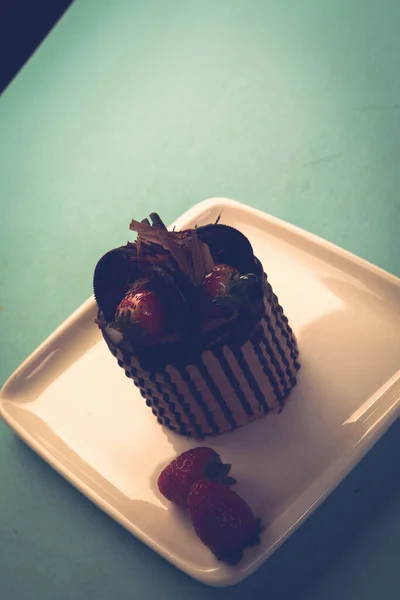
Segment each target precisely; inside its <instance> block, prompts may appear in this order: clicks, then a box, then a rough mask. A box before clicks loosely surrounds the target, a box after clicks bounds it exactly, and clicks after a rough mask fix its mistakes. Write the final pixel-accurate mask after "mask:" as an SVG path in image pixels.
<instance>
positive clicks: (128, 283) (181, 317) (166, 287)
mask: <svg viewBox="0 0 400 600" xmlns="http://www.w3.org/2000/svg"><path fill="white" fill-rule="evenodd" d="M150 219H151V224H150V221H149V219H144V220H143V221H141V222H139V221H135V220H132V222H131V224H130V229H131V230H132V231H135V232H136V233H137V234H138V235H137V240H136V242H133V243H132V242H128V243H127V245H126V246H125V247H123V248H117V249H116V250H112V251H110V252H108V253H107V254H105V255H104V256H103V257H102V258H101V259H100V261H99V262H98V264H97V266H96V269H95V275H94V293H95V297H96V301H97V304H98V306H99V309H100V314H99V317H98V319H97V323H98V324H99V326H100V327H102V324H103V327H105V326H109V327H111V328H113V329H114V330H117V331H119V332H120V333H121V334H122V335H123V337H124V339H126V340H128V341H129V343H131V344H132V343H133V344H134V343H135V342H137V343H140V344H148V343H150V344H151V343H153V342H155V341H166V340H171V339H184V338H186V339H191V338H192V337H193V334H195V333H196V332H197V331H201V330H204V331H211V330H213V328H215V327H219V326H220V325H221V324H222V322H221V319H222V320H224V319H226V318H228V319H232V318H235V317H236V315H237V314H238V311H239V310H241V309H243V310H246V311H248V310H249V309H250V310H251V308H252V303H251V302H249V297H248V294H247V292H248V290H249V289H250V286H249V283H250V282H251V281H252V280H251V278H252V277H253V278H255V280H256V281H257V282H258V285H257V288H258V292H259V293H258V304H257V308H260V302H261V301H262V290H261V285H259V277H258V275H257V274H255V271H257V267H256V262H255V258H254V255H253V250H252V247H251V244H250V243H249V241H248V240H247V238H246V237H245V236H244V235H243V234H242V233H241V232H239V231H237V230H236V229H234V228H233V227H229V226H228V225H221V224H217V223H215V224H213V225H206V226H203V227H198V228H193V229H187V230H184V231H168V230H167V228H166V227H165V225H164V223H163V222H162V220H161V218H160V217H159V215H158V214H157V213H151V215H150ZM253 304H254V303H253ZM104 323H105V325H104Z"/></svg>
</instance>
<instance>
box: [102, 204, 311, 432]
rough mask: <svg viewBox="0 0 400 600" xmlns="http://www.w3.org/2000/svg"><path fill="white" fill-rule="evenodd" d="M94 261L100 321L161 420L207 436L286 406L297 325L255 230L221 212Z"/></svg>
mask: <svg viewBox="0 0 400 600" xmlns="http://www.w3.org/2000/svg"><path fill="white" fill-rule="evenodd" d="M150 219H151V224H150V221H149V220H147V219H145V220H144V221H142V222H137V221H132V223H131V225H130V229H131V230H133V231H135V232H137V234H138V235H137V240H136V242H133V243H131V242H128V244H127V245H126V246H123V247H121V248H116V249H114V250H111V251H109V252H107V253H106V254H105V255H104V256H103V257H102V258H101V259H100V260H99V262H98V263H97V266H96V269H95V273H94V294H95V298H96V301H97V305H98V309H99V311H98V318H97V319H96V322H97V324H98V326H99V328H100V329H101V332H102V334H103V337H104V339H105V341H106V343H107V345H108V347H109V349H110V351H111V353H112V354H113V355H114V356H115V357H116V359H117V361H118V364H119V365H120V366H121V367H122V368H123V369H124V370H125V374H126V375H127V377H130V378H131V379H132V380H133V382H134V384H135V385H136V386H137V387H138V388H139V389H140V393H141V395H142V396H143V398H144V399H145V401H146V404H147V405H148V406H149V407H151V409H152V411H153V413H154V415H155V416H156V417H157V420H158V422H159V423H160V424H162V425H164V426H166V427H168V428H169V429H171V430H173V431H176V432H177V433H180V434H183V435H188V436H189V435H192V436H194V437H204V436H206V435H215V434H220V433H223V432H225V431H229V430H232V429H235V428H237V427H239V426H241V425H244V424H245V423H248V422H250V421H252V420H254V419H256V418H258V417H261V416H263V415H265V414H266V413H268V412H271V411H278V412H279V411H280V410H281V409H282V407H283V404H284V402H285V400H286V398H287V396H288V395H289V393H290V391H291V389H292V388H293V386H294V385H295V384H296V373H297V371H298V369H299V367H300V365H299V362H298V349H297V343H296V338H295V335H294V334H293V331H292V329H291V327H290V325H289V323H288V319H287V318H286V316H285V314H284V312H283V310H282V307H281V306H280V304H279V302H278V299H277V297H276V295H275V294H274V292H273V290H272V288H271V285H270V283H269V282H268V279H267V276H266V274H265V273H264V270H263V267H262V265H261V263H260V261H259V260H258V259H257V258H256V257H255V256H254V253H253V249H252V246H251V244H250V242H249V240H248V239H247V238H246V236H244V235H243V234H242V233H241V232H239V231H238V230H237V229H234V228H233V227H230V226H228V225H223V224H220V223H218V222H216V223H214V224H210V225H206V226H203V227H197V228H193V229H187V230H184V231H180V232H177V231H168V230H167V229H166V227H165V225H164V224H163V222H162V221H161V219H160V217H159V216H158V215H157V214H156V213H153V214H151V215H150Z"/></svg>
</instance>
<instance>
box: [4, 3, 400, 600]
mask: <svg viewBox="0 0 400 600" xmlns="http://www.w3.org/2000/svg"><path fill="white" fill-rule="evenodd" d="M399 24H400V3H399V2H398V0H381V1H378V0H376V1H370V2H366V1H365V0H302V1H299V0H292V1H290V0H281V1H280V2H278V1H273V0H259V1H255V0H248V1H246V0H237V1H236V0H214V1H212V0H197V2H192V1H190V0H186V1H183V0H182V1H179V0H165V1H163V0H158V1H156V0H147V1H146V0H143V1H141V2H135V1H129V0H126V1H123V0H114V1H105V0H103V1H100V0H98V1H96V0H92V1H90V0H86V1H85V0H80V1H79V0H78V2H77V3H76V4H75V5H74V6H73V7H72V8H71V9H70V10H69V11H68V12H67V14H66V15H65V17H64V18H63V19H62V21H61V23H60V24H59V25H58V26H57V27H56V29H55V30H54V31H53V32H52V34H51V35H50V37H49V38H48V39H47V40H46V41H45V43H44V44H43V45H42V47H41V48H39V50H38V51H37V52H36V54H35V55H34V56H33V58H32V60H31V61H30V62H29V63H28V65H27V66H26V67H25V68H24V69H23V71H22V73H21V74H20V75H19V76H18V77H17V79H16V80H15V81H14V82H13V83H12V85H11V86H10V87H9V89H8V90H7V91H6V92H5V94H4V95H3V97H2V98H1V101H0V189H1V220H0V243H1V257H0V260H1V262H0V277H1V279H0V286H1V288H0V305H1V306H2V310H1V311H0V326H1V360H0V383H3V382H4V381H5V379H6V377H7V376H8V375H10V374H11V372H12V371H13V370H14V369H15V368H16V367H17V366H18V364H19V363H20V362H21V361H22V360H23V359H24V358H25V357H26V356H27V355H28V354H29V353H30V352H31V351H32V350H34V349H35V347H36V346H37V345H38V344H39V343H40V342H41V341H42V340H43V339H44V338H45V337H46V336H47V335H48V334H49V333H51V331H52V330H53V329H54V328H55V327H56V326H57V325H58V324H59V323H60V322H62V321H63V320H64V319H65V318H66V317H67V316H68V315H69V314H70V313H71V312H72V311H73V310H74V309H75V308H76V307H78V306H79V305H80V304H81V303H82V302H83V301H84V300H85V299H86V298H87V297H88V296H89V295H90V293H91V276H92V270H93V266H94V264H95V261H96V259H97V257H99V256H100V255H101V253H103V252H104V251H105V250H106V249H108V248H109V247H112V246H115V245H118V244H120V243H125V242H126V240H127V239H128V235H129V234H128V230H127V226H128V223H129V220H130V218H131V217H139V218H143V217H144V216H145V215H146V214H147V213H148V212H149V211H150V210H151V209H157V210H159V211H160V212H161V213H162V215H163V216H164V217H165V219H166V220H167V221H172V220H173V219H174V218H175V217H177V216H178V215H179V214H180V213H181V212H182V211H184V210H185V209H187V208H189V207H190V206H191V205H192V204H194V203H195V202H198V201H200V200H203V199H205V198H207V197H211V196H228V197H231V198H234V199H237V200H239V201H242V202H245V203H248V204H250V205H252V206H255V207H258V208H261V209H263V210H266V211H267V212H270V213H271V214H273V215H276V216H278V217H281V218H283V219H286V220H288V221H290V222H292V223H295V224H297V225H300V226H301V227H304V228H306V229H308V230H310V231H312V232H315V233H317V234H319V235H321V236H323V237H325V238H327V239H329V240H332V241H334V242H335V243H337V244H339V245H341V246H343V247H345V248H346V249H348V250H350V251H352V252H355V253H356V254H359V255H360V256H362V257H364V258H366V259H368V260H370V261H372V262H375V263H376V264H378V265H380V266H381V267H383V268H385V269H387V270H389V271H391V272H393V273H395V274H396V275H400V244H399V231H400V168H399V164H400V162H399V161H400V58H399V57H400V35H399V30H400V29H399V27H400V25H399ZM399 425H400V424H399V422H398V423H396V424H395V425H394V426H393V427H392V429H391V430H390V431H389V432H388V433H387V434H386V435H385V436H384V438H383V439H382V440H381V442H380V443H379V444H378V445H377V447H376V448H375V449H374V450H373V451H372V452H371V453H370V454H369V455H368V456H367V458H366V459H365V460H364V461H362V463H361V464H360V465H359V466H358V467H357V468H356V469H355V471H354V472H353V473H352V474H351V475H350V476H349V477H348V478H347V479H346V481H345V482H344V483H343V484H342V485H341V486H340V487H339V488H338V489H337V490H336V491H335V492H334V494H333V495H332V496H331V497H330V498H329V499H328V500H327V501H326V502H325V504H324V505H323V506H322V507H321V508H320V509H319V510H318V511H317V512H316V513H315V514H314V515H313V516H312V517H311V518H310V519H309V521H307V523H306V524H305V525H304V526H303V527H301V528H300V530H299V531H298V532H297V533H296V534H295V535H294V536H293V537H292V538H291V539H290V540H289V541H288V542H287V543H286V544H285V545H284V546H283V547H282V548H281V549H280V550H279V551H278V552H277V553H276V554H275V555H274V556H273V557H272V558H271V560H270V561H268V563H267V564H266V565H264V566H263V567H262V568H261V569H260V570H259V571H258V572H257V573H256V574H255V575H254V576H253V577H251V578H250V579H249V580H248V581H247V582H245V583H243V584H240V585H239V586H236V587H234V588H231V589H226V590H218V589H212V588H206V587H204V586H202V585H201V584H199V583H196V582H194V581H192V580H190V579H189V578H188V577H186V576H185V575H183V574H181V573H180V572H178V571H177V570H175V569H174V568H173V567H172V566H170V565H169V564H168V563H166V562H165V561H164V560H162V559H161V558H159V557H158V556H157V555H156V554H154V553H153V552H152V551H150V550H149V549H147V548H146V547H145V546H144V545H142V544H141V543H140V542H138V541H137V540H135V539H134V538H133V537H132V536H131V535H129V534H128V533H127V532H125V531H124V530H122V529H121V528H120V527H119V526H117V525H116V524H115V523H114V522H113V521H111V520H110V519H109V518H108V517H106V516H105V515H104V514H103V513H101V512H100V511H99V510H98V509H97V508H95V507H94V506H93V505H92V504H91V503H90V502H89V501H88V500H86V499H85V498H84V497H82V496H81V495H80V494H79V493H78V492H77V491H76V490H74V489H73V488H72V487H71V486H70V485H68V484H67V483H66V482H64V480H63V479H62V478H61V477H59V476H58V475H56V473H55V472H53V470H52V469H51V468H50V467H48V466H47V465H46V464H45V463H44V462H43V461H42V460H41V459H39V458H38V457H37V456H36V455H35V454H34V453H33V452H32V451H31V450H29V449H28V448H27V447H26V446H25V445H24V444H23V443H22V442H20V441H19V440H18V439H17V438H16V437H15V436H14V434H13V433H12V432H11V431H10V430H9V429H8V428H7V427H6V426H5V425H4V424H3V423H0V598H1V600H11V599H12V600H14V599H20V600H50V599H51V600H54V599H57V600H67V599H68V600H69V599H73V600H81V599H82V600H91V599H96V600H99V599H100V600H101V599H108V598H110V599H112V600H119V599H125V598H140V599H141V598H143V599H147V598H149V599H150V598H151V599H154V600H158V599H167V600H168V599H174V600H175V599H176V598H191V599H193V600H197V599H200V598H203V597H205V596H207V598H210V599H221V600H222V599H228V598H229V599H232V600H236V599H240V598H245V597H247V596H248V595H250V594H253V595H254V597H255V598H256V599H261V598H271V599H286V598H287V599H289V598H290V599H291V600H292V599H293V598H295V599H303V598H304V599H310V600H311V599H316V600H330V599H335V600H336V599H338V600H347V599H352V600H354V599H375V598H378V597H379V598H383V599H386V598H388V599H389V598H390V599H391V598H398V597H399V594H400V591H399V590H400V571H399V560H400V477H399V473H400V469H399V467H400V442H399V440H400V437H399V434H400V426H399Z"/></svg>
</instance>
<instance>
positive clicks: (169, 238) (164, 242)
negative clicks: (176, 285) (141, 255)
mask: <svg viewBox="0 0 400 600" xmlns="http://www.w3.org/2000/svg"><path fill="white" fill-rule="evenodd" d="M129 229H131V230H132V231H136V232H137V233H138V236H139V237H138V240H139V239H140V240H142V241H143V242H145V243H147V244H158V245H159V246H161V247H162V248H164V250H167V252H169V253H170V254H171V255H172V256H173V257H174V259H175V260H176V263H177V265H178V267H179V269H180V270H181V271H182V272H183V273H184V274H185V275H186V276H187V277H189V279H190V281H193V264H192V258H191V256H190V251H189V250H188V248H185V247H182V246H180V245H178V239H179V238H180V236H179V233H173V232H171V231H167V230H165V229H161V228H159V227H150V226H149V225H146V224H145V223H139V222H138V221H135V220H132V222H131V224H130V226H129Z"/></svg>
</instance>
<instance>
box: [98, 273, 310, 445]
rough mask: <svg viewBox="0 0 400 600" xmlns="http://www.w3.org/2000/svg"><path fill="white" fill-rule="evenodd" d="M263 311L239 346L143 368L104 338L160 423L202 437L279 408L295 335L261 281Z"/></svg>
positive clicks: (288, 386)
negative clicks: (159, 365) (188, 359)
mask: <svg viewBox="0 0 400 600" xmlns="http://www.w3.org/2000/svg"><path fill="white" fill-rule="evenodd" d="M265 283H266V285H265V286H264V290H265V293H264V313H263V315H262V317H261V319H259V320H258V322H257V323H256V324H255V326H254V327H253V328H252V331H251V332H250V333H249V336H248V339H247V340H246V341H245V342H244V343H243V344H241V345H240V346H237V345H230V344H220V345H216V346H215V347H210V348H208V349H205V350H203V351H202V352H199V353H198V355H197V357H196V359H195V360H193V357H191V359H190V361H189V362H188V363H185V362H182V361H181V362H180V364H179V365H177V364H175V365H173V364H165V365H164V366H163V368H159V369H157V370H154V371H149V370H146V369H144V368H143V366H142V365H141V364H140V362H139V360H138V358H137V357H136V356H134V355H133V354H129V353H127V352H126V351H123V350H121V349H120V348H119V347H118V346H116V345H115V344H114V343H113V342H112V341H111V340H110V339H109V338H108V337H107V336H106V335H104V337H105V340H106V342H107V344H108V347H109V349H110V351H111V353H112V354H113V355H114V356H115V357H116V358H117V360H118V364H119V366H120V367H122V368H123V369H124V370H125V374H126V376H127V377H129V378H131V379H132V381H133V383H134V384H135V385H136V386H137V387H138V388H139V390H140V393H141V395H142V396H143V398H144V399H145V401H146V404H147V405H148V406H149V407H150V408H151V410H152V412H153V414H154V415H155V417H156V418H157V420H158V422H159V423H160V424H161V425H164V426H166V427H168V428H169V429H171V430H172V431H175V432H176V433H179V434H182V435H186V436H193V437H197V438H202V437H205V436H208V435H217V434H220V433H223V432H226V431H230V430H232V429H236V428H237V427H240V426H242V425H244V424H246V423H249V422H251V421H253V420H254V419H257V418H258V417H261V416H263V415H265V414H266V413H269V412H273V411H274V412H279V411H281V410H282V407H283V405H284V402H285V400H286V398H287V397H288V395H289V393H290V391H291V390H292V388H293V387H294V386H295V384H296V373H297V371H298V369H299V368H300V364H299V362H298V355H299V352H298V348H297V342H296V338H295V335H294V333H293V331H292V329H291V327H290V325H289V322H288V319H287V318H286V316H285V314H284V312H283V309H282V307H281V306H280V304H279V302H278V299H277V297H276V296H275V294H274V293H273V291H272V288H271V286H270V284H269V282H268V281H267V280H266V282H265Z"/></svg>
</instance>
